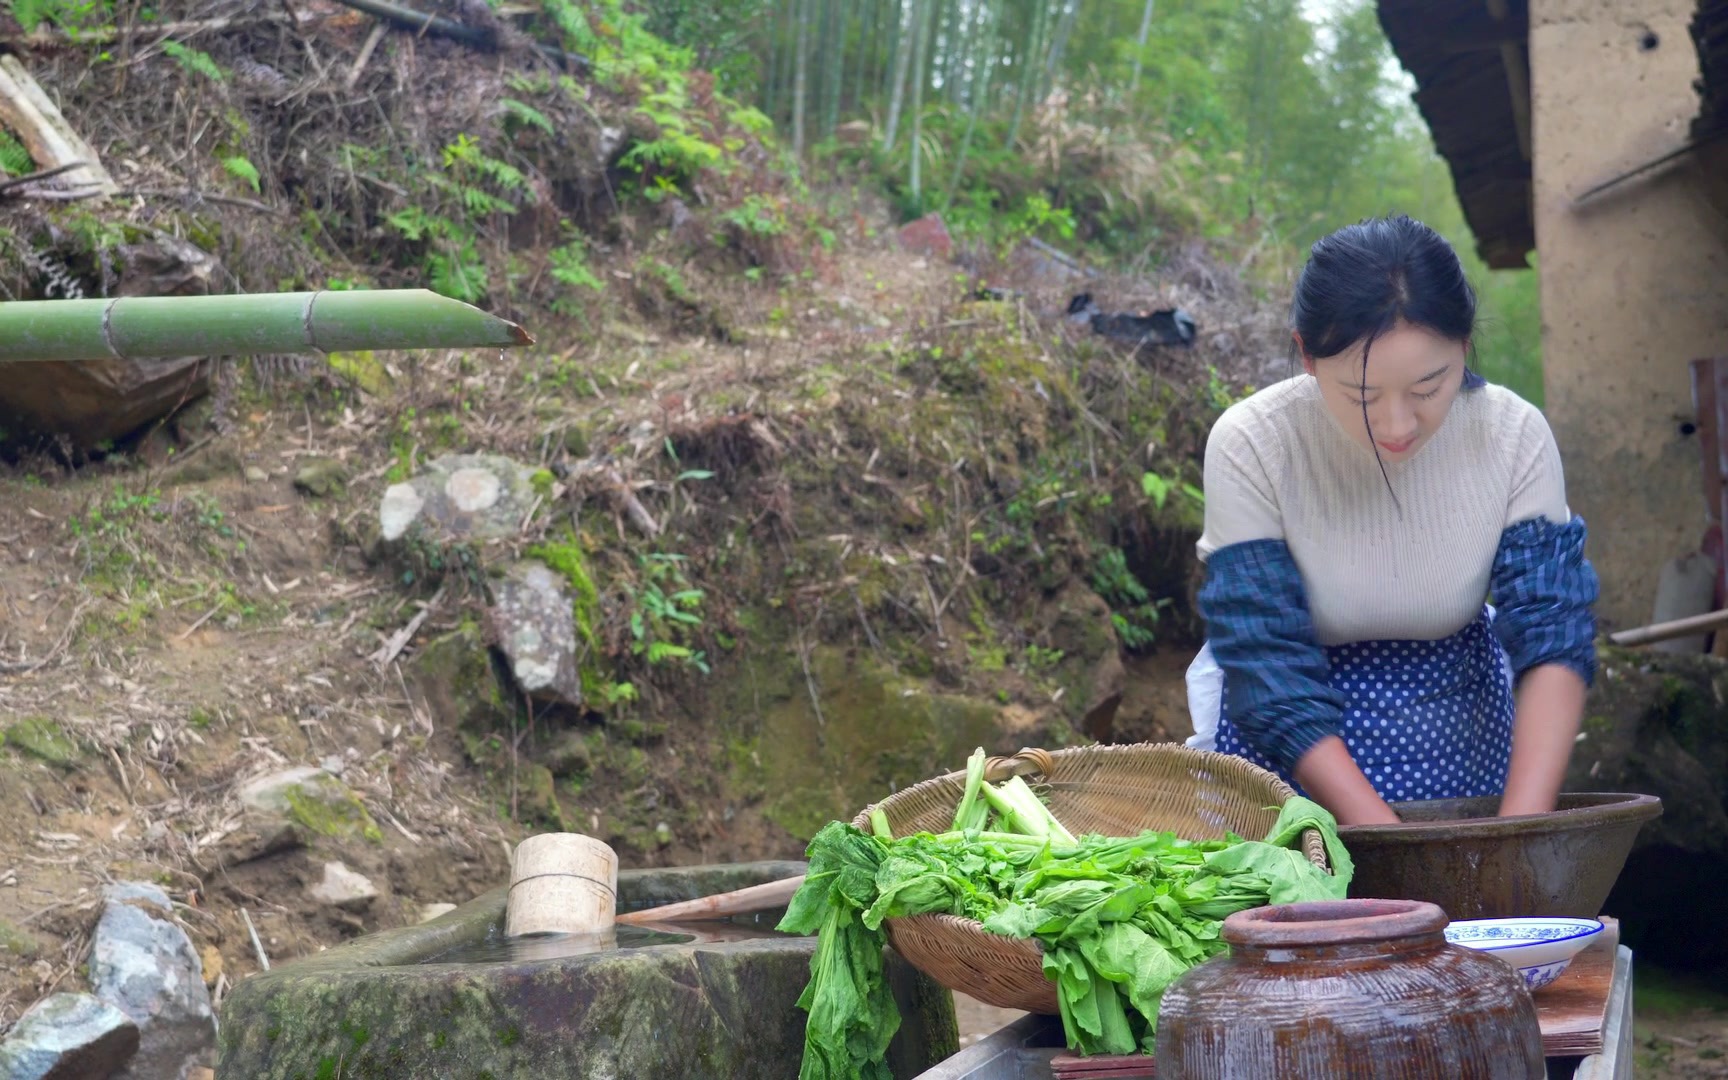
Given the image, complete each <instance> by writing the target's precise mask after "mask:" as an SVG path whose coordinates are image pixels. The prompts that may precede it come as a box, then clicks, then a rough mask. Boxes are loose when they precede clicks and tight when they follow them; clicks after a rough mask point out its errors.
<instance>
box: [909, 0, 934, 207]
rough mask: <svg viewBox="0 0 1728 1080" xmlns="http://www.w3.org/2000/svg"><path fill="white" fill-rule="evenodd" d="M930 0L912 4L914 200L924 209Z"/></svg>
mask: <svg viewBox="0 0 1728 1080" xmlns="http://www.w3.org/2000/svg"><path fill="white" fill-rule="evenodd" d="M930 7H931V4H930V0H915V2H914V4H913V5H912V12H913V18H915V19H916V20H917V22H918V32H917V35H916V38H917V40H916V43H915V44H914V46H913V51H914V52H915V53H916V55H915V56H914V57H913V58H912V71H913V77H912V177H911V186H912V202H913V205H914V206H916V207H917V208H918V209H920V210H922V209H923V199H924V196H923V193H922V191H921V190H920V188H919V176H918V169H919V159H920V158H922V157H923V146H922V145H921V144H920V142H919V138H920V136H922V135H923V133H924V80H925V63H926V60H927V59H928V54H929V51H930V15H931V12H930Z"/></svg>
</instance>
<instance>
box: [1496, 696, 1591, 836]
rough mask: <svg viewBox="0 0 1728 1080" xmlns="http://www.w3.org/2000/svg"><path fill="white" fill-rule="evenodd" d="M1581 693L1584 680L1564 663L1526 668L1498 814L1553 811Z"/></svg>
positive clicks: (1580, 713) (1573, 737) (1569, 754)
mask: <svg viewBox="0 0 1728 1080" xmlns="http://www.w3.org/2000/svg"><path fill="white" fill-rule="evenodd" d="M1584 694H1585V686H1584V680H1583V678H1582V677H1580V676H1579V674H1578V673H1577V672H1576V671H1574V670H1573V669H1572V668H1570V667H1567V666H1565V665H1563V664H1543V665H1541V666H1539V667H1534V668H1531V669H1530V670H1529V671H1527V672H1525V673H1524V677H1523V678H1522V679H1520V680H1519V681H1518V711H1517V713H1516V716H1515V718H1514V720H1513V722H1512V764H1511V767H1510V768H1509V769H1508V770H1507V772H1506V791H1505V793H1504V794H1503V795H1502V796H1501V797H1500V816H1501V817H1512V816H1515V815H1517V814H1545V813H1547V812H1548V811H1550V810H1552V809H1554V805H1555V802H1556V801H1557V799H1558V798H1559V795H1560V785H1561V783H1562V782H1564V780H1565V779H1566V763H1567V762H1568V761H1570V760H1571V757H1572V746H1573V743H1574V742H1575V741H1576V740H1577V738H1578V724H1579V721H1580V720H1581V719H1582V718H1583V716H1584Z"/></svg>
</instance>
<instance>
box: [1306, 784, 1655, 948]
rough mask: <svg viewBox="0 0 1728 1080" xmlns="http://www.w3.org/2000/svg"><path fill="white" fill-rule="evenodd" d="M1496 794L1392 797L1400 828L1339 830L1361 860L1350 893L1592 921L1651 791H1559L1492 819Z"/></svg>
mask: <svg viewBox="0 0 1728 1080" xmlns="http://www.w3.org/2000/svg"><path fill="white" fill-rule="evenodd" d="M1498 807H1499V800H1498V799H1497V798H1493V797H1489V798H1480V799H1432V800H1427V801H1423V802H1405V803H1394V804H1393V806H1392V809H1393V810H1395V811H1396V812H1397V813H1398V816H1399V817H1400V818H1402V819H1403V821H1402V822H1401V823H1400V824H1397V825H1356V826H1350V827H1346V828H1341V829H1339V831H1338V834H1339V837H1340V838H1341V839H1342V840H1343V841H1344V846H1345V847H1347V848H1348V849H1349V851H1350V855H1351V858H1353V859H1354V860H1355V862H1356V876H1355V878H1354V879H1353V880H1352V881H1351V883H1350V895H1351V896H1352V897H1365V898H1380V899H1397V900H1426V901H1428V902H1429V903H1431V904H1438V905H1440V907H1441V908H1442V909H1443V910H1444V911H1445V912H1446V914H1447V915H1448V916H1450V917H1451V918H1453V919H1515V918H1530V917H1537V916H1560V917H1565V918H1574V919H1593V918H1595V917H1596V916H1598V915H1600V914H1601V913H1602V905H1603V903H1604V902H1605V901H1606V900H1607V899H1608V893H1609V891H1610V890H1611V889H1613V888H1614V881H1615V879H1617V878H1618V877H1619V876H1620V871H1621V869H1622V868H1623V867H1624V866H1625V865H1626V856H1627V855H1629V854H1630V853H1631V851H1632V843H1633V841H1634V840H1636V839H1637V836H1638V830H1639V829H1640V828H1642V827H1643V826H1644V824H1645V823H1646V822H1649V821H1652V820H1654V819H1655V818H1657V817H1659V816H1660V815H1661V813H1662V801H1661V800H1660V799H1658V798H1656V797H1655V796H1653V795H1632V794H1623V793H1618V792H1577V793H1567V794H1563V795H1561V796H1560V798H1559V804H1558V808H1557V809H1555V810H1554V811H1553V812H1552V813H1547V814H1529V815H1525V816H1522V817H1506V818H1501V817H1495V816H1494V814H1495V813H1496V811H1497V809H1498Z"/></svg>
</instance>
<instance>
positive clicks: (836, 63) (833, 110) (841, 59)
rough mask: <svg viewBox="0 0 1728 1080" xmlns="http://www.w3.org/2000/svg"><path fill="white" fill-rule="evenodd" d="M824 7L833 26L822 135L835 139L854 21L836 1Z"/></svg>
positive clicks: (830, 38)
mask: <svg viewBox="0 0 1728 1080" xmlns="http://www.w3.org/2000/svg"><path fill="white" fill-rule="evenodd" d="M823 6H824V7H826V8H827V9H828V11H829V16H828V17H829V20H830V22H831V25H830V26H829V28H828V33H829V48H828V65H829V66H828V68H827V69H826V71H825V72H824V74H825V75H826V78H825V79H823V82H824V83H826V84H827V85H826V86H825V87H824V90H825V93H824V95H823V96H824V98H825V99H826V100H825V101H824V103H823V110H822V135H823V137H824V138H833V137H834V129H835V128H837V127H839V126H840V92H841V89H842V88H843V87H844V85H845V84H844V82H843V81H842V79H843V77H844V76H845V74H846V38H847V32H846V31H847V27H848V25H849V24H850V23H851V21H852V19H851V16H850V14H849V13H848V12H846V11H842V10H837V5H836V4H835V0H824V3H823Z"/></svg>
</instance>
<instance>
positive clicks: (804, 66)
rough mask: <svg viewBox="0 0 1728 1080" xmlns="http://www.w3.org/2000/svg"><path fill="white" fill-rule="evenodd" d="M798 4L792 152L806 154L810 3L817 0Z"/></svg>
mask: <svg viewBox="0 0 1728 1080" xmlns="http://www.w3.org/2000/svg"><path fill="white" fill-rule="evenodd" d="M793 3H795V4H797V5H798V42H797V45H796V46H795V48H796V50H797V60H796V64H797V73H796V74H795V75H793V77H792V152H793V153H794V154H797V155H798V156H799V157H800V158H802V157H803V156H804V111H805V106H806V103H807V101H808V100H809V96H810V95H809V92H808V91H809V87H810V5H811V4H813V3H815V0H793Z"/></svg>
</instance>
